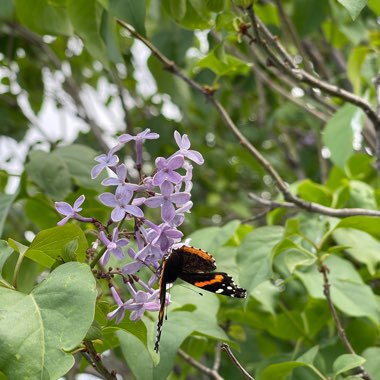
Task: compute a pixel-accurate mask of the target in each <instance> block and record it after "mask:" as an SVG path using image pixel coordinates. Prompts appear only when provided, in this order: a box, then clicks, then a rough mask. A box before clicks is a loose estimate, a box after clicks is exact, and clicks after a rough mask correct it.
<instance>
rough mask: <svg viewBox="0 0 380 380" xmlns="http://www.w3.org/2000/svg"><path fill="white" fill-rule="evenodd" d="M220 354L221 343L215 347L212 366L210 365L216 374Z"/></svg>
mask: <svg viewBox="0 0 380 380" xmlns="http://www.w3.org/2000/svg"><path fill="white" fill-rule="evenodd" d="M221 353H222V346H221V343H220V342H218V343H217V345H216V346H215V357H214V364H213V365H212V370H213V371H215V372H218V371H219V368H220V360H221Z"/></svg>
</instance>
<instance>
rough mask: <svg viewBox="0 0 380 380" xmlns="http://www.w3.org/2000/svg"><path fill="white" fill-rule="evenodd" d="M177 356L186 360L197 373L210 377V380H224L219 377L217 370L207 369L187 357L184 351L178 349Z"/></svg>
mask: <svg viewBox="0 0 380 380" xmlns="http://www.w3.org/2000/svg"><path fill="white" fill-rule="evenodd" d="M178 354H179V356H180V357H181V358H182V359H184V360H186V361H187V362H188V363H189V364H190V365H191V366H192V367H194V368H196V369H198V370H199V371H201V372H203V373H204V374H206V375H208V376H210V377H211V378H213V379H215V380H224V379H223V377H222V376H220V375H219V373H218V371H217V370H214V368H212V369H211V368H209V367H206V366H205V365H203V364H202V363H200V362H198V361H197V360H195V359H194V358H192V357H191V356H190V355H188V354H187V353H186V352H185V351H182V350H181V349H179V350H178Z"/></svg>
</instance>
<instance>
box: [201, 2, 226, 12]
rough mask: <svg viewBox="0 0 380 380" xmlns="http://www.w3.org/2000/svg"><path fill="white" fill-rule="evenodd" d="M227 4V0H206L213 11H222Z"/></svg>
mask: <svg viewBox="0 0 380 380" xmlns="http://www.w3.org/2000/svg"><path fill="white" fill-rule="evenodd" d="M225 5H226V1H225V0H206V6H207V8H208V10H210V11H211V12H221V11H223V9H224V7H225Z"/></svg>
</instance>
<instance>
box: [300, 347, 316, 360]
mask: <svg viewBox="0 0 380 380" xmlns="http://www.w3.org/2000/svg"><path fill="white" fill-rule="evenodd" d="M318 351H319V347H318V346H314V347H312V348H310V350H308V351H306V352H305V353H303V354H302V355H301V356H299V357H298V358H297V362H302V363H306V364H313V363H314V360H315V357H316V356H317V354H318Z"/></svg>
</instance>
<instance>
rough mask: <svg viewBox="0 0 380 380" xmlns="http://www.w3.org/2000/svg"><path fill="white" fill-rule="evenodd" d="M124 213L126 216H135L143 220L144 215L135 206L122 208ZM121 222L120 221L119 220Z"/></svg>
mask: <svg viewBox="0 0 380 380" xmlns="http://www.w3.org/2000/svg"><path fill="white" fill-rule="evenodd" d="M124 209H125V211H126V212H127V213H128V214H131V215H133V216H135V217H136V218H143V217H144V213H143V212H142V210H141V209H140V208H139V207H137V206H134V205H128V206H125V207H124ZM120 220H121V219H120Z"/></svg>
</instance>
